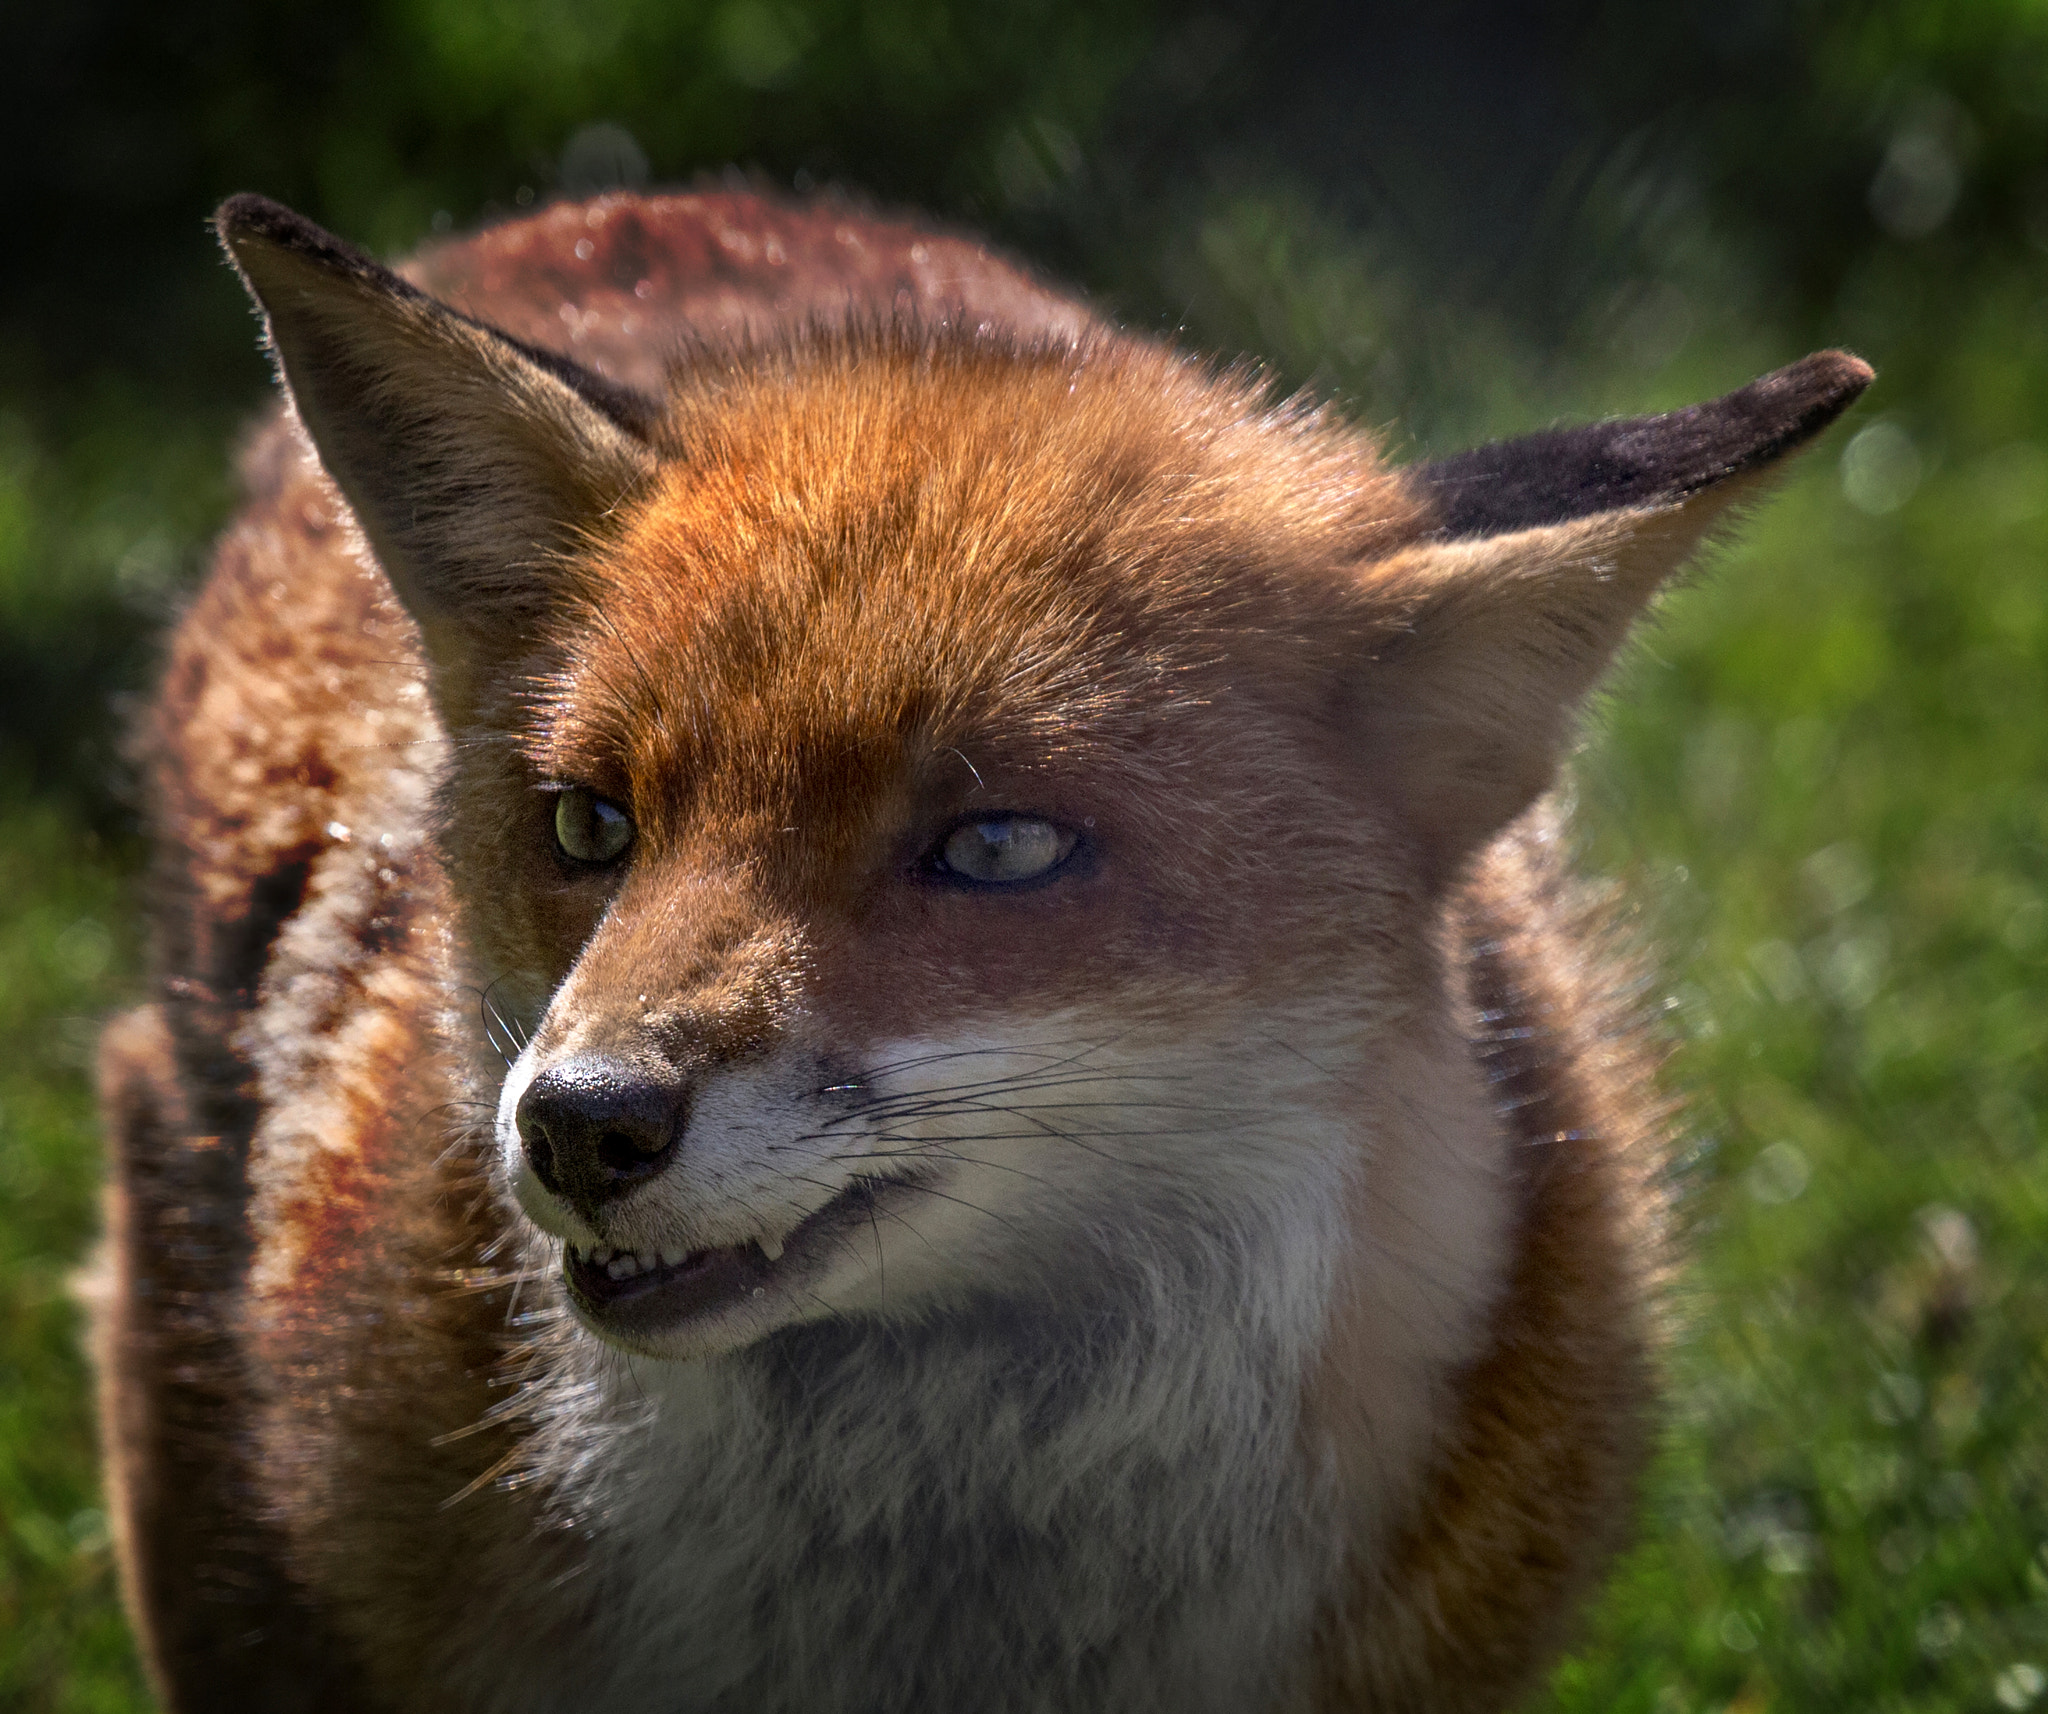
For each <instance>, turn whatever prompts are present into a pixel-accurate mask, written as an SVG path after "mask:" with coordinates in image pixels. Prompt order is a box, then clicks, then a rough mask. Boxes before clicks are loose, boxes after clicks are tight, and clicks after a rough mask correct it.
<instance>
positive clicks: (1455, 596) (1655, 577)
mask: <svg viewBox="0 0 2048 1714" xmlns="http://www.w3.org/2000/svg"><path fill="white" fill-rule="evenodd" d="M1871 380H1872V372H1871V369H1870V367H1869V365H1868V364H1866V363H1864V362H1862V361H1861V360H1860V359H1858V358H1855V357H1851V356H1849V355H1847V354H1846V353H1844V352H1839V351H1824V352H1821V353H1819V354H1818V355H1816V356H1813V357H1808V358H1806V359H1804V360H1803V361H1801V362H1798V363H1795V364H1793V365H1791V366H1790V367H1789V368H1785V369H1780V370H1778V371H1777V372H1776V373H1774V374H1770V375H1766V376H1764V377H1763V378H1762V379H1761V380H1758V381H1753V382H1751V383H1750V385H1748V386H1747V387H1744V388H1742V389H1741V390H1740V391H1738V392H1734V393H1730V394H1728V395H1727V396H1726V397H1725V398H1721V399H1716V400H1713V401H1712V402H1710V403H1708V404H1703V405H1693V406H1690V407H1688V408H1687V409H1685V410H1681V411H1673V412H1670V413H1669V414H1667V415H1664V416H1654V417H1637V418H1632V419H1629V420H1625V421H1618V422H1606V423H1596V424H1593V425H1590V426H1588V427H1583V428H1573V429H1563V430H1559V431H1556V432H1554V433H1550V434H1540V435H1532V436H1530V437H1528V438H1527V439H1523V440H1512V441H1503V442H1500V443H1499V444H1497V445H1493V446H1484V447H1480V448H1478V449H1476V450H1474V451H1472V452H1466V453H1461V454H1459V455H1458V456H1456V457H1454V458H1448V459H1444V460H1442V461H1441V462H1439V463H1435V464H1424V465H1417V466H1413V467H1411V468H1410V469H1409V471H1408V472H1407V478H1408V481H1409V483H1410V485H1411V490H1412V491H1413V492H1414V493H1415V495H1416V497H1417V498H1418V499H1419V500H1420V501H1421V503H1422V505H1423V508H1424V512H1425V518H1426V520H1427V521H1426V522H1425V525H1424V530H1425V533H1424V535H1423V536H1422V538H1421V539H1420V540H1418V541H1416V542H1414V543H1412V544H1411V545H1410V546H1409V547H1407V548H1405V549H1402V550H1400V551H1398V552H1396V553H1395V554H1393V555H1391V556H1390V557H1388V558H1386V559H1382V560H1379V561H1377V562H1375V563H1373V564H1372V565H1370V566H1367V567H1365V568H1363V569H1362V574H1361V575H1362V577H1363V580H1364V585H1363V588H1362V589H1361V590H1360V591H1359V592H1360V593H1361V594H1363V595H1364V596H1365V597H1366V598H1367V600H1368V602H1369V604H1370V605H1371V607H1372V608H1373V609H1374V610H1375V611H1376V613H1377V614H1378V615H1379V616H1380V617H1379V619H1378V621H1377V623H1378V624H1379V625H1380V626H1381V627H1383V628H1382V629H1381V631H1380V635H1381V638H1382V641H1381V643H1380V645H1379V646H1378V647H1377V648H1376V649H1375V650H1374V651H1373V656H1372V658H1371V659H1370V660H1369V661H1366V662H1364V663H1361V667H1360V670H1359V672H1358V674H1357V676H1356V677H1355V678H1354V679H1353V685H1354V696H1355V700H1354V702H1353V714H1354V718H1355V719H1356V720H1357V722H1358V724H1356V725H1353V726H1352V727H1351V730H1352V731H1353V732H1354V734H1355V735H1356V736H1357V737H1358V738H1361V739H1363V741H1364V744H1365V746H1366V753H1367V754H1368V756H1369V757H1370V762H1371V767H1372V769H1373V773H1374V775H1375V777H1376V778H1377V779H1379V780H1381V781H1383V782H1384V783H1385V784H1386V785H1387V786H1388V787H1390V788H1391V790H1392V792H1393V794H1394V797H1395V799H1396V803H1397V806H1398V808H1399V810H1400V812H1401V815H1402V819H1403V820H1404V821H1405V822H1406V823H1407V824H1408V825H1409V826H1410V827H1411V828H1412V829H1413V830H1414V831H1415V832H1416V833H1417V834H1419V835H1420V837H1421V840H1422V842H1423V845H1424V847H1425V851H1426V854H1427V857H1428V860H1429V865H1430V868H1431V869H1432V871H1433V872H1435V873H1437V874H1439V875H1443V874H1448V873H1449V872H1451V871H1452V870H1453V869H1454V868H1455V867H1456V865H1457V864H1459V863H1460V862H1461V861H1462V860H1463V859H1464V858H1465V857H1466V856H1468V855H1469V854H1470V853H1471V852H1472V851H1473V850H1474V849H1476V848H1477V847H1478V846H1479V845H1480V844H1481V843H1482V842H1483V841H1485V840H1486V839H1488V838H1490V837H1491V836H1492V835H1493V834H1494V833H1495V832H1497V831H1498V830H1499V829H1500V828H1501V827H1503V826H1505V825H1506V823H1507V822H1509V821H1510V820H1512V819H1513V818H1514V817H1515V816H1517V815H1519V814H1520V813H1521V812H1522V811H1523V810H1524V809H1526V808H1527V807H1528V806H1529V804H1530V803H1531V802H1532V801H1534V799H1535V798H1536V797H1537V795H1538V794H1539V793H1541V792H1542V791H1544V790H1545V789H1547V787H1548V786H1549V784H1550V782H1551V779H1552V777H1553V775H1554V773H1555V771H1556V767H1557V762H1558V756H1559V752H1560V750H1561V748H1562V745H1563V743H1564V741H1565V738H1566V735H1567V733H1568V732H1569V730H1570V722H1571V719H1572V716H1573V714H1574V712H1575V711H1576V709H1577V707H1578V705H1579V704H1580V702H1582V701H1583V700H1584V698H1585V696H1586V694H1587V693H1588V692H1589V691H1590V690H1591V689H1592V688H1593V685H1594V683H1595V682H1596V680H1597V679H1598V678H1599V676H1600V674H1601V673H1602V672H1603V671H1604V670H1605V668H1606V666H1607V663H1608V662H1609V660H1610V659H1611V658H1612V657H1613V654H1614V651H1615V650H1616V648H1617V647H1618V646H1619V645H1620V643H1621V641H1622V639H1623V638H1624V637H1625V636H1626V635H1627V633H1628V629H1629V627H1630V625H1631V624H1632V623H1633V622H1634V620H1635V618H1636V616H1637V615H1638V614H1639V613H1640V612H1641V611H1642V609H1643V607H1644V605H1645V604H1646V603H1647V602H1648V601H1649V599H1650V597H1651V595H1652V594H1653V593H1655V591H1656V589H1657V588H1658V586H1659V585H1660V584H1661V583H1663V582H1664V580H1665V579H1666V577H1668V576H1669V575H1670V574H1671V572H1673V571H1674V570H1675V569H1676V568H1677V567H1678V566H1679V565H1680V564H1682V563H1683V562H1684V561H1685V559H1686V558H1687V557H1688V556H1689V555H1690V554H1691V553H1692V552H1693V551H1694V550H1695V549H1696V548H1697V547H1699V545H1700V544H1701V542H1702V540H1703V539H1704V538H1705V537H1706V536H1707V534H1708V533H1709V532H1710V531H1711V530H1712V529H1713V528H1714V526H1715V525H1716V524H1717V523H1720V522H1724V521H1725V520H1726V519H1727V517H1728V515H1729V513H1730V509H1731V508H1732V507H1736V506H1739V504H1740V503H1741V502H1742V501H1744V500H1745V499H1748V498H1750V497H1752V496H1753V495H1754V494H1755V492H1756V491H1757V489H1758V487H1759V486H1760V484H1761V482H1762V480H1763V477H1764V474H1765V472H1766V471H1767V470H1768V468H1769V467H1770V466H1771V465H1773V464H1775V463H1776V462H1777V461H1778V459H1780V458H1781V457H1783V456H1784V455H1785V454H1786V453H1788V452H1790V451H1792V450H1793V449H1794V448H1795V447H1797V446H1799V445H1800V444H1802V443H1803V442H1805V441H1807V440H1809V439H1811V438H1812V437H1813V436H1814V435H1816V434H1818V433H1819V432H1820V431H1821V430H1822V429H1824V428H1825V427H1827V425H1828V424H1829V423H1831V422H1833V421H1834V420H1835V418H1836V417H1838V416H1840V415H1841V413H1842V412H1843V411H1844V410H1845V409H1847V407H1848V406H1849V404H1850V403H1851V402H1852V401H1853V400H1854V399H1855V398H1856V397H1857V395H1858V394H1860V393H1861V392H1862V391H1863V389H1864V388H1865V387H1867V386H1868V385H1869V384H1870V382H1871Z"/></svg>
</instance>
